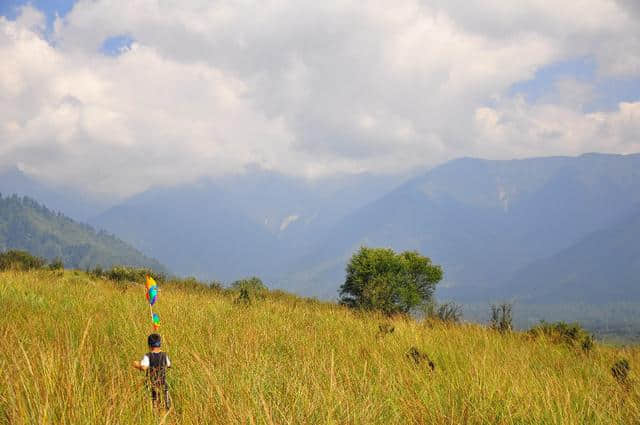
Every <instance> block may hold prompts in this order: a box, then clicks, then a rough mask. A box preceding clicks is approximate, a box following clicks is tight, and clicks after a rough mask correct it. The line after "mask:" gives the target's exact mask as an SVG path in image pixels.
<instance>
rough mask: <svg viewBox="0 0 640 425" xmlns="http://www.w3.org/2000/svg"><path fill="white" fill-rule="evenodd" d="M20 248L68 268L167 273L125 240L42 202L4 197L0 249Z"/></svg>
mask: <svg viewBox="0 0 640 425" xmlns="http://www.w3.org/2000/svg"><path fill="white" fill-rule="evenodd" d="M8 249H20V250H25V251H29V252H30V253H32V254H34V255H38V256H40V257H43V258H46V259H48V260H52V259H54V258H60V259H62V260H63V262H64V264H65V266H66V267H72V268H81V269H84V268H87V267H95V266H98V265H100V266H103V267H110V266H112V265H118V264H121V265H130V266H136V267H149V268H152V269H154V270H156V271H159V272H166V269H165V267H164V266H162V265H161V264H160V263H159V262H158V261H156V260H154V259H151V258H149V257H146V256H145V255H143V254H142V253H141V252H140V251H138V250H136V249H135V248H133V247H131V246H130V245H128V244H126V243H125V242H123V241H122V240H120V239H118V238H116V237H115V236H113V235H110V234H108V233H105V232H96V231H95V230H94V229H93V228H92V227H90V226H88V225H86V224H82V223H78V222H76V221H73V220H71V219H70V218H68V217H66V216H64V215H62V214H60V213H56V212H53V211H51V210H49V209H47V208H46V207H45V206H43V205H41V204H39V203H38V202H36V201H34V200H32V199H30V198H26V197H18V196H16V195H13V196H9V197H1V196H0V250H2V251H4V250H8Z"/></svg>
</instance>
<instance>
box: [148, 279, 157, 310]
mask: <svg viewBox="0 0 640 425" xmlns="http://www.w3.org/2000/svg"><path fill="white" fill-rule="evenodd" d="M157 299H158V284H157V283H156V281H155V280H153V278H152V277H151V276H147V301H149V304H150V305H154V304H155V303H156V300H157Z"/></svg>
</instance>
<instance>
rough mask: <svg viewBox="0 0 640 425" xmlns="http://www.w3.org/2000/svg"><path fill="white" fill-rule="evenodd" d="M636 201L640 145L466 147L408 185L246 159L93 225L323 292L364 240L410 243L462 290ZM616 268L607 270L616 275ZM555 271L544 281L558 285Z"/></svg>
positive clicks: (136, 200) (200, 263) (546, 254)
mask: <svg viewBox="0 0 640 425" xmlns="http://www.w3.org/2000/svg"><path fill="white" fill-rule="evenodd" d="M638 205H640V154H636V155H608V154H587V155H582V156H580V157H549V158H531V159H522V160H509V161H493V160H482V159H473V158H464V159H459V160H454V161H450V162H448V163H446V164H443V165H441V166H439V167H436V168H433V169H431V170H430V171H428V172H425V173H423V174H421V175H419V176H417V177H415V178H411V179H410V180H408V181H406V182H404V183H403V184H399V181H398V178H394V177H381V176H372V175H359V176H347V177H341V178H334V179H324V180H320V181H316V182H310V181H306V180H301V179H296V178H292V177H286V176H282V175H279V174H277V173H272V172H267V171H262V170H249V171H248V172H246V173H244V174H242V175H238V176H227V177H223V178H218V179H212V180H202V181H200V182H198V183H196V184H186V185H182V186H178V187H173V188H155V189H152V190H149V191H147V192H145V193H142V194H140V195H137V196H135V197H133V198H132V199H130V200H128V201H126V202H124V203H122V204H120V205H118V206H116V207H114V208H111V209H110V210H108V211H106V212H105V213H103V214H101V215H99V216H98V217H96V218H95V219H94V220H93V221H92V223H93V224H95V225H96V226H98V227H101V228H105V229H107V230H109V231H111V232H114V233H115V234H118V235H120V236H121V237H122V238H123V239H124V240H126V241H128V242H129V243H131V244H132V245H134V246H136V247H137V248H138V249H140V250H142V251H143V252H146V253H149V254H150V255H152V256H154V257H155V258H158V259H159V260H160V261H162V262H163V263H164V264H167V265H168V266H169V267H171V268H172V270H174V271H176V272H178V273H180V274H183V275H195V276H197V277H200V278H205V279H213V278H216V279H221V280H223V281H230V280H233V279H237V278H239V277H243V276H249V275H253V274H257V275H259V276H260V277H262V278H263V279H266V280H267V281H268V282H269V284H271V285H273V286H278V287H283V288H285V289H288V290H291V291H295V292H298V293H302V294H305V295H316V296H320V297H323V298H334V297H335V296H336V294H337V288H338V287H339V285H340V284H341V283H342V281H343V279H344V267H345V265H346V262H347V261H348V259H349V257H350V255H351V254H352V253H353V252H354V251H355V250H357V249H358V247H359V246H360V245H363V244H365V245H370V246H386V247H391V248H394V249H396V250H407V249H415V250H419V251H420V252H422V253H423V254H425V255H428V256H430V257H431V258H432V260H433V261H434V262H435V263H438V264H441V265H443V267H444V270H445V280H444V281H443V282H442V284H441V285H440V287H439V288H438V290H437V293H436V294H437V295H438V296H439V297H441V298H454V299H457V300H459V301H468V300H480V299H483V300H484V299H486V298H487V297H488V296H490V295H491V294H496V288H502V287H504V285H505V284H507V283H511V284H512V286H511V287H513V285H515V286H518V283H517V282H516V281H514V277H513V276H514V275H516V274H517V273H519V271H520V270H522V269H523V268H525V267H527V266H528V265H530V264H533V263H536V262H537V261H541V260H543V259H548V258H552V257H553V256H554V255H556V254H559V253H561V252H563V251H564V250H566V249H568V248H570V247H572V246H573V245H575V244H577V243H578V242H579V241H581V240H582V239H583V238H585V237H587V235H589V234H591V233H593V232H596V231H598V230H601V229H604V228H607V227H608V226H610V225H611V223H613V222H616V221H619V220H622V219H623V218H624V217H626V216H629V215H630V214H632V213H633V212H634V211H635V209H634V208H637V206H638ZM636 246H638V245H636ZM631 248H633V246H630V247H629V249H631ZM603 261H607V260H603ZM602 265H603V266H604V263H603V264H602ZM578 266H580V264H579V263H576V267H578ZM584 269H585V270H586V269H587V267H586V266H585V267H584ZM623 273H626V272H623V271H622V270H620V272H619V273H614V274H612V275H611V279H610V282H611V285H615V284H617V283H618V282H623V279H624V274H623ZM554 279H556V278H554ZM554 279H550V280H549V282H548V283H549V285H551V286H553V285H556V284H560V283H561V281H558V282H556V281H555V280H554ZM557 279H561V277H558V278H557ZM621 284H623V283H621ZM522 285H523V287H524V288H526V287H527V286H526V285H528V283H527V282H525V281H523V283H522ZM516 292H517V291H516ZM516 292H514V293H516Z"/></svg>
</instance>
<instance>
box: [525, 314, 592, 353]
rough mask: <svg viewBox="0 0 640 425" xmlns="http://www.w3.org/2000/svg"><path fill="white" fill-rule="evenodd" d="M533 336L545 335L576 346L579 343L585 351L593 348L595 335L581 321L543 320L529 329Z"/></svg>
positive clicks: (560, 342) (561, 342)
mask: <svg viewBox="0 0 640 425" xmlns="http://www.w3.org/2000/svg"><path fill="white" fill-rule="evenodd" d="M529 334H530V335H532V336H534V337H535V336H539V335H545V336H546V337H548V338H549V339H551V340H552V341H553V342H555V343H557V344H566V345H569V346H571V347H575V346H577V345H578V344H579V345H580V346H581V347H582V349H583V350H584V351H585V352H588V351H590V350H591V349H592V348H593V337H592V336H591V335H589V333H587V331H586V330H585V329H584V328H583V327H582V326H580V324H579V323H566V322H553V323H548V322H545V321H544V320H542V321H541V322H540V324H539V325H536V326H534V327H533V328H531V329H529Z"/></svg>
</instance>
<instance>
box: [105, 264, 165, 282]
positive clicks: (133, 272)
mask: <svg viewBox="0 0 640 425" xmlns="http://www.w3.org/2000/svg"><path fill="white" fill-rule="evenodd" d="M98 272H100V275H98V274H97V273H98ZM93 274H94V275H96V276H99V277H103V278H105V279H109V280H112V281H114V282H139V283H144V282H145V280H146V277H147V275H149V276H151V277H152V278H154V279H155V280H156V281H157V282H164V281H165V280H166V277H165V275H163V274H161V273H157V272H155V271H153V270H151V269H145V268H136V267H127V266H113V267H112V268H111V269H110V270H106V271H103V270H102V268H101V267H96V269H94V271H93Z"/></svg>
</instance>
